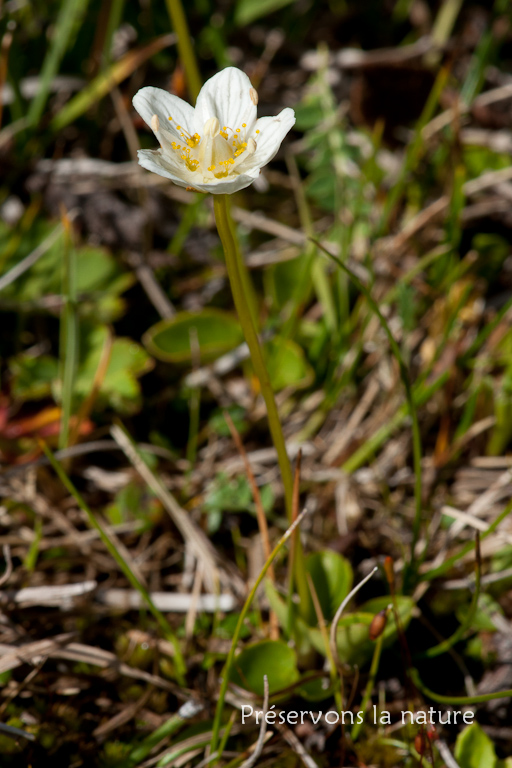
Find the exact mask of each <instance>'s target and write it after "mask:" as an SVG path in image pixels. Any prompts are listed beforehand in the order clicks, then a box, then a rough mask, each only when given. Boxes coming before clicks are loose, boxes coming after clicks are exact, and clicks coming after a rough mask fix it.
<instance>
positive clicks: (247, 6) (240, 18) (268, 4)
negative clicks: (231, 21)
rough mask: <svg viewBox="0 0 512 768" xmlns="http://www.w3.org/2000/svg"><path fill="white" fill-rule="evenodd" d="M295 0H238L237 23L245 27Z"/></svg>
mask: <svg viewBox="0 0 512 768" xmlns="http://www.w3.org/2000/svg"><path fill="white" fill-rule="evenodd" d="M292 2H293V0H238V3H237V5H236V8H235V24H237V25H238V26H239V27H245V26H246V25H247V24H251V23H252V22H253V21H255V20H256V19H261V17H262V16H268V14H269V13H273V12H274V11H278V10H279V9H280V8H284V7H285V6H286V5H290V3H292Z"/></svg>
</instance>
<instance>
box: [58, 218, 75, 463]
mask: <svg viewBox="0 0 512 768" xmlns="http://www.w3.org/2000/svg"><path fill="white" fill-rule="evenodd" d="M69 226H70V225H69V223H68V222H67V220H66V221H65V226H64V230H65V246H64V259H63V262H62V299H63V301H64V304H63V307H62V311H61V320H60V352H59V354H60V379H61V405H62V415H61V427H60V435H59V448H61V449H62V448H67V447H68V441H69V432H70V421H71V415H72V412H73V394H74V386H75V374H76V368H77V364H78V311H77V295H76V253H75V249H74V248H73V243H72V242H71V233H70V228H69Z"/></svg>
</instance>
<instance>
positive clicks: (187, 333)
mask: <svg viewBox="0 0 512 768" xmlns="http://www.w3.org/2000/svg"><path fill="white" fill-rule="evenodd" d="M194 333H195V334H196V335H197V343H198V346H199V352H200V356H201V362H202V363H205V362H209V361H210V360H213V359H215V358H216V357H218V356H219V355H222V354H224V353H225V352H228V351H229V350H230V349H233V348H234V347H236V346H237V345H238V344H240V343H241V342H242V341H243V334H242V329H241V328H240V324H239V322H238V320H237V319H236V317H234V315H231V314H230V313H229V312H223V311H221V310H220V309H203V310H201V312H178V314H177V315H175V316H174V317H172V318H169V319H166V320H161V321H160V322H159V323H157V324H156V325H154V326H153V327H152V328H150V329H149V330H148V331H147V332H146V333H145V334H144V337H143V341H144V344H145V345H146V347H147V349H148V350H149V352H150V353H151V354H152V355H153V356H154V357H156V358H158V359H159V360H163V361H164V362H166V363H188V362H190V360H191V358H192V354H191V336H192V334H194ZM192 343H193V342H192Z"/></svg>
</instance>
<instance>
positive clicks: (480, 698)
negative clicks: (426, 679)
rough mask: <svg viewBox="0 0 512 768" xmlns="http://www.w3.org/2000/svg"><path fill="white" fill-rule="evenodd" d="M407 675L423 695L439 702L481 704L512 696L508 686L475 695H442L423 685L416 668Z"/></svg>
mask: <svg viewBox="0 0 512 768" xmlns="http://www.w3.org/2000/svg"><path fill="white" fill-rule="evenodd" d="M409 676H410V678H411V680H412V682H413V683H414V685H415V686H416V688H417V689H418V690H419V691H421V692H422V693H423V694H424V695H425V696H427V697H428V698H429V699H432V700H433V701H438V702H439V704H451V705H452V706H453V705H457V704H460V706H463V707H464V706H467V705H469V704H483V703H484V702H485V701H493V700H494V699H509V698H510V697H511V696H512V690H511V689H510V688H508V689H507V690H506V691H495V692H494V693H480V694H478V695H476V696H442V695H441V694H440V693H436V692H435V691H431V690H430V688H427V686H426V685H423V683H422V681H421V678H420V676H419V674H418V671H417V670H416V669H410V670H409Z"/></svg>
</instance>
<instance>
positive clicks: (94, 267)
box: [2, 221, 134, 323]
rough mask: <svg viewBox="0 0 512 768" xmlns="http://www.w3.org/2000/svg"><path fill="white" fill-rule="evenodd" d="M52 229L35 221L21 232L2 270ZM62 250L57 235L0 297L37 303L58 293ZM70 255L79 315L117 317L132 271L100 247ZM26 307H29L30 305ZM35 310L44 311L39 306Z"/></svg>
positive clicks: (101, 318) (103, 319)
mask: <svg viewBox="0 0 512 768" xmlns="http://www.w3.org/2000/svg"><path fill="white" fill-rule="evenodd" d="M53 229H54V226H53V225H50V224H49V223H48V222H41V221H39V222H37V223H35V224H34V225H33V227H32V228H31V230H30V231H27V232H25V233H24V236H23V238H22V240H21V242H20V243H19V247H18V248H17V249H16V251H15V253H13V254H12V255H10V256H9V258H8V259H7V260H6V263H5V265H3V267H2V269H3V271H4V272H8V271H9V270H10V269H12V268H13V267H14V266H16V265H17V264H18V263H19V262H20V261H22V259H24V258H25V257H26V256H28V254H29V253H31V251H32V250H33V249H34V248H35V247H37V246H38V245H39V244H40V243H41V241H43V240H44V239H45V237H47V235H48V234H50V232H52V231H53ZM62 249H63V240H62V238H59V239H58V240H57V241H56V242H55V243H54V244H53V246H52V247H51V248H49V249H48V251H47V252H46V253H45V254H44V255H43V256H42V257H41V258H40V259H38V261H37V262H36V263H35V264H34V265H33V266H32V267H31V268H30V269H29V270H27V271H26V272H25V273H23V274H22V275H20V276H19V277H18V278H17V279H16V280H15V281H14V282H13V283H11V284H10V285H8V286H6V287H5V288H4V289H3V291H2V299H4V300H5V299H7V300H8V302H15V303H16V304H22V305H23V304H28V305H30V304H31V303H32V302H38V301H39V300H40V299H41V297H42V296H47V295H53V294H55V295H57V296H58V295H60V294H61V291H62V252H63V251H62ZM73 258H74V262H75V265H76V293H77V295H78V297H79V302H78V307H77V309H78V313H79V315H80V317H82V318H83V317H90V318H92V319H93V320H94V322H96V323H98V322H104V323H110V322H112V321H113V320H117V319H118V318H119V317H120V316H121V315H122V314H123V312H124V304H123V301H122V300H121V299H120V298H119V296H120V294H121V293H123V292H124V291H126V290H127V289H128V288H129V287H130V286H131V285H132V284H133V282H134V276H133V274H131V273H128V272H123V271H122V270H121V268H120V267H119V265H118V264H117V262H116V260H115V258H114V257H113V256H112V254H110V253H109V252H108V251H107V250H106V249H104V248H99V247H97V248H93V247H90V246H85V247H83V248H77V249H76V250H75V252H74V254H73ZM16 308H18V307H16ZM28 308H29V309H31V307H30V306H29V307H28ZM21 309H22V310H23V309H25V307H21ZM37 311H38V312H46V310H43V309H39V307H38V308H37Z"/></svg>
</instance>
